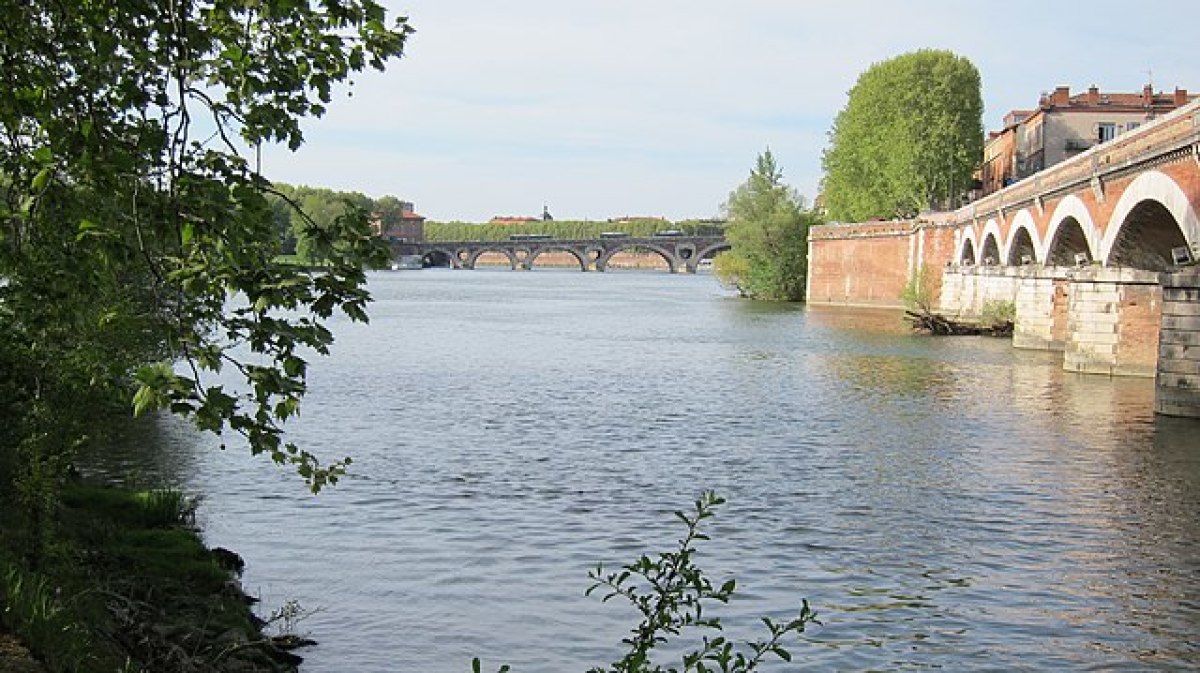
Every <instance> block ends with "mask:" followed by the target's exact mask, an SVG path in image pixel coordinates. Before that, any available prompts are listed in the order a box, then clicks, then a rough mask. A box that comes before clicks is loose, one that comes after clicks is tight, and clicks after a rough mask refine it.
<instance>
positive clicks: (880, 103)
mask: <svg viewBox="0 0 1200 673" xmlns="http://www.w3.org/2000/svg"><path fill="white" fill-rule="evenodd" d="M982 116H983V102H982V97H981V94H980V79H979V71H978V70H976V69H975V66H974V65H972V64H971V62H970V61H969V60H967V59H966V58H964V57H961V56H957V55H955V54H953V53H952V52H949V51H941V50H932V49H923V50H920V51H915V52H911V53H908V54H903V55H901V56H897V57H895V58H892V59H889V60H887V61H883V62H881V63H876V64H874V65H872V66H871V67H870V68H868V69H867V70H866V71H865V72H863V73H862V75H860V76H859V78H858V82H857V83H856V84H855V85H854V88H852V89H851V90H850V95H849V100H848V101H847V103H846V107H845V108H843V109H842V111H841V112H839V113H838V116H837V118H836V119H835V120H834V124H833V129H832V130H831V131H830V144H829V147H828V149H827V150H826V151H825V155H824V157H823V164H824V169H825V178H824V183H823V191H824V196H825V204H826V207H827V208H828V212H829V216H830V217H832V218H833V219H836V220H844V221H856V222H857V221H864V220H867V219H870V218H873V217H884V218H888V217H910V216H912V215H915V214H916V213H918V212H920V211H922V210H924V209H926V208H930V207H933V206H935V205H942V206H950V207H953V206H954V205H955V203H956V201H955V200H956V198H957V197H958V195H959V194H962V193H964V192H965V191H967V189H968V188H969V186H970V184H971V176H972V173H973V171H974V170H975V168H976V167H977V166H978V165H979V161H980V158H981V157H982V154H983V122H982Z"/></svg>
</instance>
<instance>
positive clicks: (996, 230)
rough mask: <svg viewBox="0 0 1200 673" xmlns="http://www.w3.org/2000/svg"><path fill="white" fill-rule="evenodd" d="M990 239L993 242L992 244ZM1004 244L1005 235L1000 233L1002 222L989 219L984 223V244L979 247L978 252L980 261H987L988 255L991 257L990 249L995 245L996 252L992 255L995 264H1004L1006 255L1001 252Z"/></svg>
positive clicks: (981, 262)
mask: <svg viewBox="0 0 1200 673" xmlns="http://www.w3.org/2000/svg"><path fill="white" fill-rule="evenodd" d="M989 241H990V242H991V243H990V246H989ZM1003 246H1004V235H1003V234H1001V233H1000V223H999V222H997V221H996V220H988V221H987V224H985V225H983V244H982V245H981V246H980V247H979V249H978V252H977V256H978V257H979V263H980V264H983V263H984V261H986V259H987V257H989V255H988V251H989V250H990V248H991V247H994V248H995V249H996V252H995V254H994V255H993V256H992V261H993V262H994V263H995V264H1003V263H1004V256H1003V255H1002V254H1000V253H1001V250H1003Z"/></svg>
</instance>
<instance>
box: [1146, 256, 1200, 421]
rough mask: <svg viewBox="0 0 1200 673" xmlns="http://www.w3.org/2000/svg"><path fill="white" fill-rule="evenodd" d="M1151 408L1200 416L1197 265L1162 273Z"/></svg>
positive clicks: (1168, 413) (1199, 278) (1199, 284)
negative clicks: (1160, 326) (1156, 358)
mask: <svg viewBox="0 0 1200 673" xmlns="http://www.w3.org/2000/svg"><path fill="white" fill-rule="evenodd" d="M1162 293H1163V307H1162V330H1161V333H1160V337H1159V345H1158V368H1157V372H1156V376H1155V384H1154V411H1155V412H1157V413H1160V414H1163V415H1166V416H1187V417H1191V418H1200V267H1192V268H1190V269H1187V270H1183V271H1177V272H1175V273H1164V274H1162Z"/></svg>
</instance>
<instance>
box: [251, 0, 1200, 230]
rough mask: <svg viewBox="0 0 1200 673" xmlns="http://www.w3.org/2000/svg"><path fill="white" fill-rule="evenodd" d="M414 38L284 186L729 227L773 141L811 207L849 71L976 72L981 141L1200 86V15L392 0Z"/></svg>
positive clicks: (847, 3) (446, 204)
mask: <svg viewBox="0 0 1200 673" xmlns="http://www.w3.org/2000/svg"><path fill="white" fill-rule="evenodd" d="M383 4H385V5H386V6H387V7H388V8H389V9H390V12H389V16H394V15H402V16H407V17H409V21H410V23H411V25H412V26H413V27H414V28H415V29H416V31H417V32H416V33H415V34H414V35H413V36H412V37H411V39H410V41H409V42H408V44H407V46H406V49H405V55H404V57H403V58H402V59H400V60H398V61H395V60H393V61H391V62H390V64H389V66H388V68H387V71H386V72H383V73H377V72H373V71H372V72H370V73H366V74H360V75H358V76H356V77H355V78H354V86H353V89H352V90H343V91H341V92H340V93H339V95H337V96H336V97H335V99H334V101H333V103H332V104H331V105H330V106H329V111H328V112H327V113H326V115H325V116H324V117H323V118H321V119H318V120H312V121H309V122H308V123H307V124H306V125H305V126H304V128H305V136H306V143H305V145H304V146H303V147H301V148H300V150H299V151H298V152H296V153H292V152H290V151H288V150H287V149H286V147H275V148H270V149H268V150H267V151H265V152H264V166H263V169H264V172H265V173H266V175H267V176H268V177H269V178H271V179H273V180H276V181H281V182H286V183H290V184H304V185H310V186H318V187H328V188H331V189H337V190H345V191H357V192H362V193H364V194H367V195H369V196H372V197H376V198H378V197H381V196H384V195H388V194H390V195H393V196H397V197H399V198H401V199H404V200H408V201H412V202H414V203H415V205H416V210H417V212H419V213H421V214H422V215H425V216H426V217H428V218H429V219H431V220H435V221H451V220H461V221H467V222H483V221H486V220H488V219H490V218H491V217H492V216H494V215H509V216H515V215H524V216H537V215H540V214H541V212H542V208H543V206H545V207H547V208H548V209H549V211H550V213H551V214H552V215H553V216H554V217H555V218H556V219H560V220H566V219H570V220H604V219H608V218H615V217H622V216H656V217H665V218H667V219H669V220H673V221H677V220H682V219H690V218H709V217H717V216H720V215H721V206H722V203H723V202H724V201H725V200H726V198H727V197H728V195H729V192H730V191H731V190H732V189H734V188H735V187H736V186H737V185H738V184H740V183H741V182H743V181H744V180H745V179H746V178H747V177H748V176H749V173H750V169H751V168H752V167H753V165H754V161H755V158H756V157H757V156H758V154H759V153H760V152H762V151H763V150H764V149H767V148H770V150H771V152H772V153H773V154H774V155H775V158H776V160H777V161H778V163H779V165H780V166H781V167H782V169H783V172H784V180H785V182H787V183H789V184H790V185H792V186H793V187H795V188H796V189H797V190H798V191H799V192H800V194H801V195H803V196H804V197H805V198H806V199H808V200H809V201H811V200H812V198H813V197H814V196H815V195H816V194H817V191H818V188H819V184H820V180H821V174H822V171H821V153H822V151H823V150H824V148H825V147H826V145H827V144H828V133H829V129H830V128H831V126H832V124H833V120H834V118H835V117H836V115H837V113H838V112H839V111H840V110H841V109H842V108H843V107H845V105H846V100H847V93H848V92H849V90H850V89H851V87H853V86H854V83H855V81H856V80H857V78H858V76H859V74H860V73H862V72H863V71H864V70H865V69H867V68H868V67H870V66H871V65H872V64H874V63H878V62H880V61H884V60H887V59H889V58H891V57H894V56H897V55H900V54H903V53H907V52H910V51H915V50H917V49H924V48H932V49H948V50H950V51H953V52H954V53H956V54H958V55H960V56H965V57H966V58H968V59H970V60H971V62H972V63H974V64H975V67H976V68H978V70H979V71H980V75H981V78H982V82H983V90H982V93H983V101H984V128H985V129H987V130H992V129H998V128H999V127H1000V124H1001V119H1002V118H1003V116H1004V114H1005V113H1006V112H1008V111H1009V110H1012V109H1015V108H1031V107H1034V106H1036V104H1037V100H1038V97H1039V95H1040V94H1041V93H1042V92H1045V91H1050V90H1052V89H1054V88H1055V87H1056V86H1060V85H1066V86H1070V87H1071V89H1072V93H1075V92H1079V91H1082V90H1085V89H1086V88H1087V87H1088V86H1090V85H1096V86H1098V87H1100V89H1101V90H1102V91H1109V92H1134V91H1141V89H1142V87H1143V86H1144V85H1145V84H1146V83H1148V82H1150V83H1152V84H1153V86H1154V88H1155V90H1156V91H1160V90H1161V91H1174V89H1175V88H1176V87H1181V88H1185V89H1188V90H1189V91H1190V92H1193V93H1200V43H1197V41H1196V26H1198V25H1200V2H1196V1H1195V0H1169V1H1168V0H1143V1H1142V2H1136V3H1135V2H1119V3H1118V2H1109V1H1107V0H1098V1H1096V0H1093V1H1092V2H1088V3H1078V2H1074V1H1067V0H1041V1H1026V0H1009V1H1008V2H1002V3H980V2H971V1H969V0H959V1H956V0H907V1H904V2H899V1H893V2H886V1H884V0H871V1H866V0H839V1H837V2H810V1H807V0H791V1H787V0H726V1H725V2H715V1H713V0H686V1H685V0H604V1H603V2H600V1H597V0H509V1H508V2H495V1H494V0H384V3H383Z"/></svg>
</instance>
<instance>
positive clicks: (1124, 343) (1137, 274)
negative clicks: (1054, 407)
mask: <svg viewBox="0 0 1200 673" xmlns="http://www.w3.org/2000/svg"><path fill="white" fill-rule="evenodd" d="M1069 292H1070V298H1069V303H1068V307H1067V340H1066V348H1065V353H1064V355H1063V369H1065V370H1067V371H1072V372H1080V373H1084V374H1108V375H1110V376H1114V375H1115V376H1154V373H1155V369H1156V366H1157V362H1158V332H1159V329H1158V326H1159V320H1160V316H1161V313H1162V300H1163V291H1162V286H1161V285H1160V284H1159V274H1158V273H1156V272H1153V271H1141V270H1137V269H1123V268H1100V267H1096V268H1086V269H1077V270H1074V271H1071V272H1070V273H1069Z"/></svg>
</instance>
